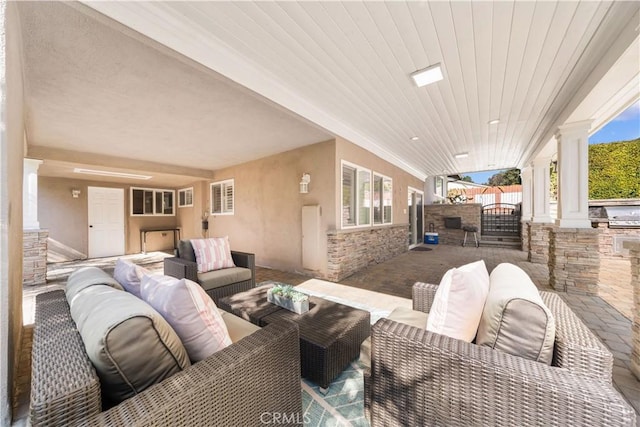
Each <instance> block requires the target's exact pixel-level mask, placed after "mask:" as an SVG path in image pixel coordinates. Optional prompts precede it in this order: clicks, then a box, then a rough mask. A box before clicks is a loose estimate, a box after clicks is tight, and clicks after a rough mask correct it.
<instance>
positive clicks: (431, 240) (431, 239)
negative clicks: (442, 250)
mask: <svg viewBox="0 0 640 427" xmlns="http://www.w3.org/2000/svg"><path fill="white" fill-rule="evenodd" d="M424 242H425V243H426V244H428V245H437V244H438V233H424Z"/></svg>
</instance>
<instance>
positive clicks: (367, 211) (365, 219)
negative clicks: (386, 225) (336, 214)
mask: <svg viewBox="0 0 640 427" xmlns="http://www.w3.org/2000/svg"><path fill="white" fill-rule="evenodd" d="M371 197H372V191H371V171H370V170H369V169H365V168H363V167H360V166H357V165H353V164H350V163H347V162H343V163H342V226H343V227H355V226H362V225H371V220H372V218H371V215H372V209H371V207H372V201H371Z"/></svg>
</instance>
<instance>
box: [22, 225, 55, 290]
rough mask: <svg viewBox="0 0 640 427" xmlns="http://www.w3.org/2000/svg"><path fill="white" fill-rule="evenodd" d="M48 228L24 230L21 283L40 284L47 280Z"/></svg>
mask: <svg viewBox="0 0 640 427" xmlns="http://www.w3.org/2000/svg"><path fill="white" fill-rule="evenodd" d="M48 238H49V230H24V237H23V245H22V247H23V255H22V256H23V262H22V284H23V285H30V286H34V285H42V284H44V283H46V282H47V239H48Z"/></svg>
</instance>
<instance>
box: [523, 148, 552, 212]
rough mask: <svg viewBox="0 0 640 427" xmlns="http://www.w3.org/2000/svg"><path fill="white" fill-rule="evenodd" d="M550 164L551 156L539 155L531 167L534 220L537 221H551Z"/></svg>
mask: <svg viewBox="0 0 640 427" xmlns="http://www.w3.org/2000/svg"><path fill="white" fill-rule="evenodd" d="M550 164H551V158H550V157H538V158H536V159H535V160H534V161H533V167H532V168H531V172H532V185H531V193H532V207H533V212H532V214H533V215H532V221H533V222H536V223H549V222H551V209H550V207H549V184H550V176H549V165H550ZM523 197H524V194H523Z"/></svg>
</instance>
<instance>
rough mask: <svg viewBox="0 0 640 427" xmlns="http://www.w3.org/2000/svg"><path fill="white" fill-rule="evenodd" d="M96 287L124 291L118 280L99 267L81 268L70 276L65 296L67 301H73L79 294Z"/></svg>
mask: <svg viewBox="0 0 640 427" xmlns="http://www.w3.org/2000/svg"><path fill="white" fill-rule="evenodd" d="M95 285H107V286H111V287H112V288H115V289H118V290H120V291H122V290H124V288H123V287H122V285H121V284H120V283H118V281H117V280H116V279H114V278H113V277H111V276H110V275H109V274H108V273H106V272H104V271H103V270H101V269H99V268H98V267H81V268H79V269H77V270H75V271H74V272H73V273H71V274H70V275H69V279H67V284H66V288H65V294H66V295H67V299H68V300H69V301H71V300H72V299H73V297H74V296H75V295H76V294H77V293H79V292H81V291H82V290H83V289H86V288H88V287H90V286H95Z"/></svg>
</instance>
